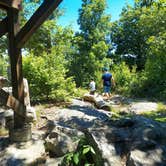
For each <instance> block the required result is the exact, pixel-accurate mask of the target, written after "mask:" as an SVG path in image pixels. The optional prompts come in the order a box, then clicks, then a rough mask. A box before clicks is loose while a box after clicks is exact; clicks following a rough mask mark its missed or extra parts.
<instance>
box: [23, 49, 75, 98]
mask: <svg viewBox="0 0 166 166" xmlns="http://www.w3.org/2000/svg"><path fill="white" fill-rule="evenodd" d="M23 71H24V76H25V77H26V78H27V79H28V81H29V86H30V95H31V99H32V100H33V101H37V100H56V101H64V100H67V99H68V98H69V97H71V96H72V95H73V94H74V89H75V83H74V82H73V81H72V78H71V77H70V78H66V69H65V60H64V57H63V55H62V54H61V53H59V52H58V51H56V50H55V49H53V50H52V52H51V53H50V54H46V53H45V54H43V55H42V56H40V57H36V56H34V55H28V56H26V57H24V59H23Z"/></svg>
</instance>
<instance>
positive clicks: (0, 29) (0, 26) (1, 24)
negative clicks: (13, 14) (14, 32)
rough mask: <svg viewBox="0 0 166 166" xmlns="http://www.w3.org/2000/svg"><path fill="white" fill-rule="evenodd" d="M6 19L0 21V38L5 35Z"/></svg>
mask: <svg viewBox="0 0 166 166" xmlns="http://www.w3.org/2000/svg"><path fill="white" fill-rule="evenodd" d="M7 25H8V18H7V17H6V18H4V19H3V20H2V21H0V37H2V36H3V35H5V34H6V33H7Z"/></svg>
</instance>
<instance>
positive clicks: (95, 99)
mask: <svg viewBox="0 0 166 166" xmlns="http://www.w3.org/2000/svg"><path fill="white" fill-rule="evenodd" d="M83 99H84V100H85V101H89V102H92V103H94V104H95V105H96V106H97V108H99V109H103V110H106V111H111V107H110V105H109V104H108V103H107V102H105V101H104V100H103V98H102V96H100V95H90V94H85V95H84V96H83Z"/></svg>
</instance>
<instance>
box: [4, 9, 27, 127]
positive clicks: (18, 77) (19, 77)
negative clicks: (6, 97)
mask: <svg viewBox="0 0 166 166" xmlns="http://www.w3.org/2000/svg"><path fill="white" fill-rule="evenodd" d="M7 15H8V35H9V36H8V39H9V56H10V64H11V79H12V80H11V81H12V88H13V96H14V97H15V98H16V99H18V100H19V101H20V102H22V103H23V104H24V87H23V74H22V56H21V49H18V48H16V44H15V35H16V34H17V33H18V31H19V19H18V17H19V14H18V11H16V10H14V9H9V10H8V11H7ZM24 124H25V119H24V118H23V117H20V116H19V115H18V114H16V113H14V128H16V129H17V128H21V127H22V126H24Z"/></svg>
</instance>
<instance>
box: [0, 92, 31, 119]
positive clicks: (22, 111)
mask: <svg viewBox="0 0 166 166" xmlns="http://www.w3.org/2000/svg"><path fill="white" fill-rule="evenodd" d="M0 101H1V103H2V104H3V105H6V106H8V107H10V108H11V109H13V110H14V111H15V112H16V113H17V114H18V115H20V116H22V117H23V118H25V119H26V120H27V121H32V120H33V117H32V116H31V115H29V114H28V113H27V111H26V106H25V105H23V104H22V103H21V102H20V101H18V100H17V99H16V98H15V97H13V96H11V95H9V93H7V92H6V91H4V90H3V89H0Z"/></svg>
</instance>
